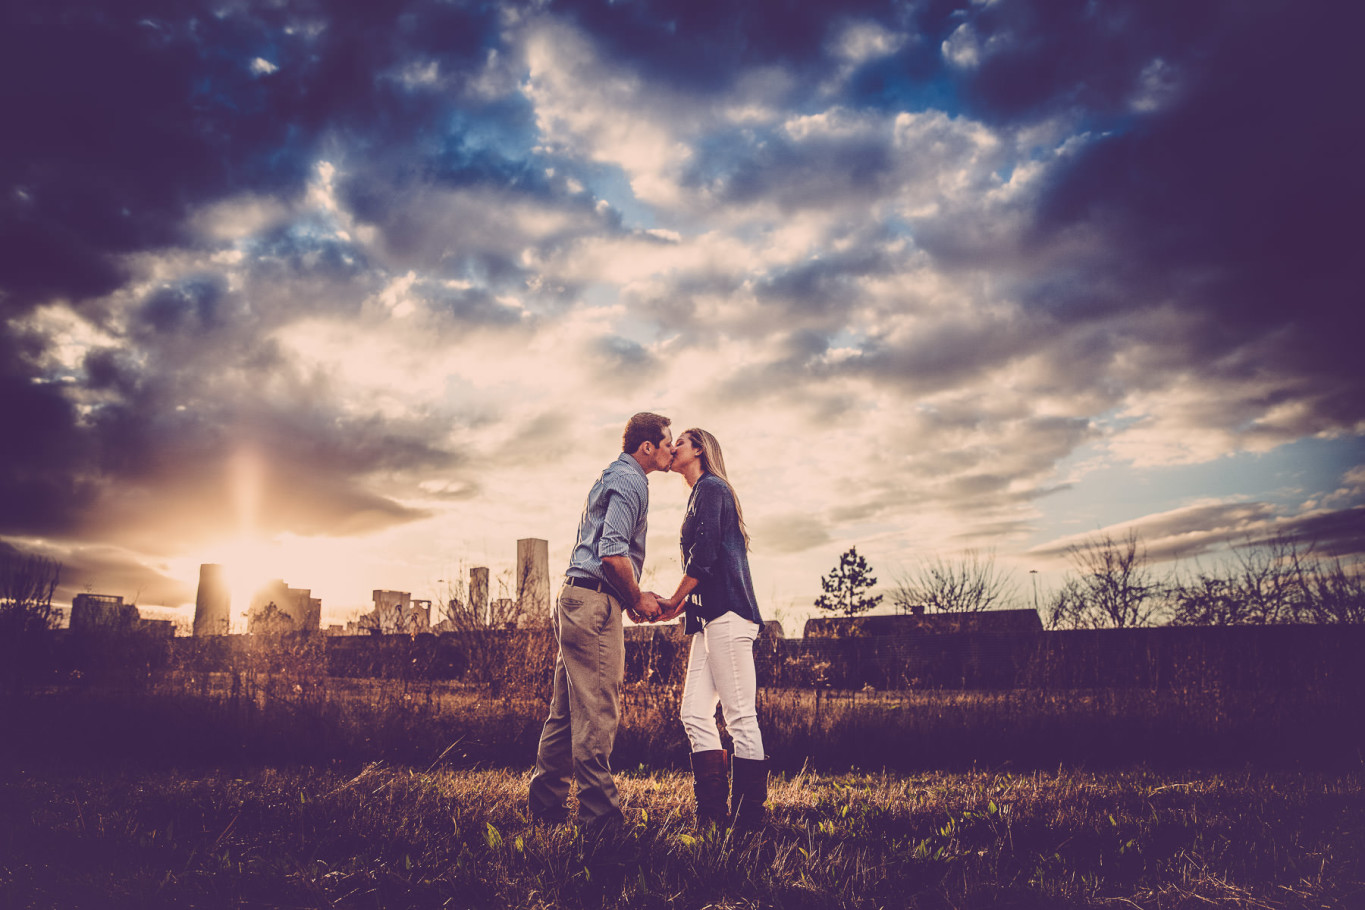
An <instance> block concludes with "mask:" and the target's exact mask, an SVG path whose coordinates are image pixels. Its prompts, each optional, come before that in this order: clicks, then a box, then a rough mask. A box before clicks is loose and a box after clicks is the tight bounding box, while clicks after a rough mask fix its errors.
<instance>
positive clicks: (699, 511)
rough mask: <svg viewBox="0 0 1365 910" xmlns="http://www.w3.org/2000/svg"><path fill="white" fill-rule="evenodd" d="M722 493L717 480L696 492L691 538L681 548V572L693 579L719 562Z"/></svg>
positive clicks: (705, 573)
mask: <svg viewBox="0 0 1365 910" xmlns="http://www.w3.org/2000/svg"><path fill="white" fill-rule="evenodd" d="M724 495H725V490H724V487H722V486H721V485H720V484H718V483H707V484H705V485H703V486H702V488H701V489H700V490H698V491H697V504H696V513H695V516H696V517H695V518H694V523H693V526H692V534H691V540H690V541H689V542H688V545H687V546H686V547H685V548H684V550H683V572H684V573H686V574H687V575H690V576H691V577H693V578H697V579H702V578H706V577H708V576H709V575H710V574H711V573H712V571H713V570H714V569H715V568H716V564H717V563H718V562H719V561H720V548H721V535H722V529H721V524H720V517H721V506H722V502H723V497H724Z"/></svg>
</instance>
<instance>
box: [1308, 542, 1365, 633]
mask: <svg viewBox="0 0 1365 910" xmlns="http://www.w3.org/2000/svg"><path fill="white" fill-rule="evenodd" d="M1362 571H1363V570H1362V568H1361V566H1360V564H1358V563H1357V564H1355V565H1351V566H1347V565H1346V564H1344V563H1342V561H1341V559H1340V558H1339V557H1335V558H1333V559H1332V560H1331V561H1328V560H1325V559H1317V560H1314V561H1312V562H1311V563H1310V562H1307V561H1306V560H1304V561H1303V564H1302V567H1301V569H1300V578H1301V579H1302V581H1301V584H1302V585H1303V595H1304V607H1303V611H1302V612H1303V613H1304V614H1305V616H1306V617H1307V618H1309V619H1311V621H1313V622H1320V623H1328V622H1365V574H1362Z"/></svg>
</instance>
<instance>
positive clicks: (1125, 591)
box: [1049, 531, 1165, 629]
mask: <svg viewBox="0 0 1365 910" xmlns="http://www.w3.org/2000/svg"><path fill="white" fill-rule="evenodd" d="M1067 555H1068V556H1069V557H1070V558H1071V562H1072V565H1073V566H1074V567H1075V571H1074V573H1073V574H1071V575H1070V576H1068V578H1067V579H1066V581H1065V582H1064V583H1063V585H1062V588H1061V590H1060V591H1058V593H1057V594H1056V595H1054V598H1053V602H1052V604H1051V609H1050V612H1051V616H1050V617H1049V625H1050V626H1052V627H1053V628H1065V627H1072V628H1093V629H1105V628H1112V629H1127V628H1132V627H1135V626H1145V625H1148V624H1150V623H1151V621H1152V618H1153V616H1154V615H1155V613H1156V610H1157V608H1158V606H1159V605H1160V603H1161V595H1162V593H1163V592H1164V590H1165V586H1164V585H1163V584H1162V583H1161V582H1160V580H1159V579H1157V577H1156V575H1155V574H1154V573H1153V572H1152V570H1151V568H1150V563H1149V560H1148V557H1147V548H1146V547H1144V546H1142V544H1141V542H1140V540H1139V539H1138V535H1137V532H1136V531H1129V532H1128V534H1127V535H1125V536H1124V537H1123V539H1122V540H1115V539H1114V538H1113V537H1112V536H1110V535H1109V534H1107V533H1106V534H1100V535H1097V536H1095V537H1092V538H1090V539H1089V540H1086V541H1085V542H1084V543H1080V544H1074V545H1072V546H1071V547H1069V548H1067Z"/></svg>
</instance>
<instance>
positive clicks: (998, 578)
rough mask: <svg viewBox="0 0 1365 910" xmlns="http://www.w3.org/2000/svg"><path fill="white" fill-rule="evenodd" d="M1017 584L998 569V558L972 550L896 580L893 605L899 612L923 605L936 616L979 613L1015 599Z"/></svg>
mask: <svg viewBox="0 0 1365 910" xmlns="http://www.w3.org/2000/svg"><path fill="white" fill-rule="evenodd" d="M1016 593H1017V592H1016V589H1015V585H1014V582H1013V580H1012V579H1011V578H1010V577H1009V576H1008V575H1007V574H1005V573H1003V572H1001V571H1000V570H999V569H997V568H996V565H995V554H994V553H988V554H986V555H985V556H982V555H981V554H980V553H978V552H977V551H976V550H970V551H968V552H967V554H966V555H965V556H963V557H962V558H960V559H957V560H953V561H949V560H944V559H939V558H937V557H935V558H934V559H932V560H929V561H926V562H923V563H921V564H920V565H919V567H918V568H917V569H915V571H914V573H913V574H910V575H902V576H898V577H897V578H896V584H895V587H894V588H892V590H891V601H892V603H894V604H895V605H896V607H897V608H898V609H901V610H905V609H908V608H910V607H912V606H917V605H923V606H924V607H925V608H926V609H927V610H929V611H931V612H934V613H978V612H981V611H983V610H993V609H998V608H999V607H1000V606H1001V605H1003V604H1005V603H1008V602H1010V601H1011V600H1013V599H1014V597H1015V594H1016Z"/></svg>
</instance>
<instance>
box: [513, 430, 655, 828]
mask: <svg viewBox="0 0 1365 910" xmlns="http://www.w3.org/2000/svg"><path fill="white" fill-rule="evenodd" d="M669 422H670V421H669V419H668V418H667V417H660V416H659V415H658V414H650V413H641V414H636V415H635V416H634V417H632V418H630V421H629V422H628V423H627V424H626V431H625V434H624V436H623V439H622V443H621V450H622V451H621V456H620V457H619V458H617V459H616V460H615V461H613V462H612V463H611V464H610V465H608V466H607V468H606V470H604V471H603V472H602V475H601V476H600V477H599V478H598V479H597V482H596V483H595V484H593V487H592V489H591V490H590V491H589V492H588V501H587V503H586V504H585V505H584V506H583V517H582V518H581V519H579V522H578V540H577V542H576V543H575V544H574V549H573V556H572V557H571V559H570V560H569V569H568V572H567V574H566V577H565V579H564V585H563V587H562V588H560V591H559V600H558V601H557V603H556V606H555V635H556V637H557V638H558V640H559V654H558V656H557V657H556V658H555V677H554V695H553V696H551V699H550V716H549V717H548V718H547V719H546V721H545V726H544V728H543V729H542V730H541V733H540V748H539V750H538V751H537V754H536V771H535V774H534V775H533V776H532V777H531V790H530V794H529V802H530V809H531V816H532V817H533V818H535V819H537V820H540V821H545V822H550V823H555V822H560V821H563V820H565V819H566V818H567V811H566V809H565V806H564V799H565V797H566V796H568V794H569V778H570V775H572V777H573V778H574V779H575V780H577V781H578V816H579V820H580V822H582V824H583V825H584V828H585V829H586V830H587V831H589V832H601V831H604V830H606V829H609V828H614V827H617V826H619V825H620V823H621V822H622V815H621V805H620V800H619V799H618V797H617V793H616V781H615V780H613V779H612V775H611V749H612V744H613V742H614V741H615V739H616V724H617V715H618V710H619V706H620V697H621V683H622V681H623V680H624V679H625V673H626V648H625V638H624V633H623V631H622V626H621V614H622V612H623V611H625V612H628V613H630V614H631V618H632V619H634V620H635V621H636V622H640V621H643V620H647V619H653V618H655V617H657V616H658V615H659V613H660V608H659V603H658V598H656V597H655V596H654V594H652V593H649V592H643V591H641V590H640V587H639V579H640V570H641V569H642V568H643V566H644V561H645V527H646V518H647V512H648V510H649V480H648V477H647V475H649V474H651V473H653V472H654V471H667V470H668V466H669V465H670V464H671V463H672V461H673V431H672V430H671V429H669Z"/></svg>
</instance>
